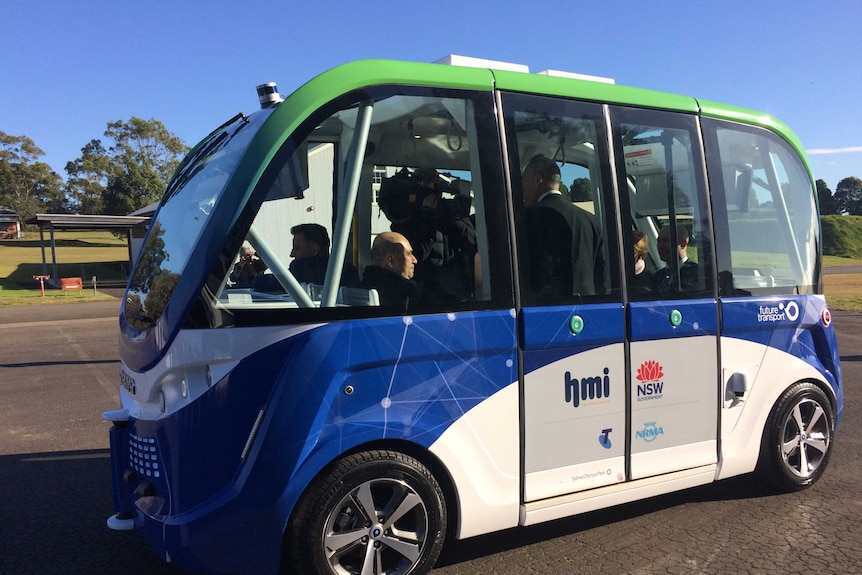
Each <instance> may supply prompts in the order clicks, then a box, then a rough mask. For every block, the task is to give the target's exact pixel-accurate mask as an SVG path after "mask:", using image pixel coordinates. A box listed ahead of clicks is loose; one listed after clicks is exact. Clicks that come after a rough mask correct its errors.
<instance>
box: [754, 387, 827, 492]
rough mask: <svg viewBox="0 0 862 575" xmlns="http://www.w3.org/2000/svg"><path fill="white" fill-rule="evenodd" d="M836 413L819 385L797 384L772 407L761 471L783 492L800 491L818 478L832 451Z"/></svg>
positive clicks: (767, 425) (765, 435)
mask: <svg viewBox="0 0 862 575" xmlns="http://www.w3.org/2000/svg"><path fill="white" fill-rule="evenodd" d="M834 429H835V415H834V413H833V411H832V403H831V402H830V401H829V398H828V397H826V394H825V393H823V390H821V389H820V388H819V387H817V386H816V385H814V384H811V383H797V384H796V385H794V386H793V387H791V388H790V389H788V390H787V391H786V392H784V395H782V396H781V398H780V399H779V400H778V402H777V403H776V404H775V407H774V408H773V410H772V413H771V414H770V416H769V419H768V420H767V422H766V429H764V432H763V445H762V448H761V455H760V462H759V465H758V468H759V469H758V470H759V472H760V474H761V476H762V477H764V478H765V479H766V480H767V481H768V482H769V483H771V484H772V485H773V486H774V487H776V488H778V489H780V490H781V491H798V490H800V489H805V488H806V487H808V486H810V485H812V484H813V483H814V482H815V481H817V480H818V479H819V478H820V476H821V475H823V472H824V471H825V470H826V465H827V464H828V463H829V457H830V455H831V454H832V433H833V430H834Z"/></svg>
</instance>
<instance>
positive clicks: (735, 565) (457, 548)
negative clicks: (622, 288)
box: [0, 302, 862, 575]
mask: <svg viewBox="0 0 862 575" xmlns="http://www.w3.org/2000/svg"><path fill="white" fill-rule="evenodd" d="M117 311H118V310H117V303H116V302H107V303H101V302H100V303H87V304H75V305H54V306H30V307H22V308H0V338H2V342H3V343H2V347H0V573H2V574H16V575H17V574H22V575H27V574H40V575H41V574H64V575H74V574H79V573H80V574H96V575H99V574H120V573H122V574H128V575H135V574H148V575H171V574H172V575H181V574H182V573H184V572H182V571H180V570H178V569H176V568H174V567H172V566H170V565H165V564H164V563H162V562H161V560H160V559H159V558H158V557H157V556H156V555H155V554H154V553H153V552H152V551H151V550H150V548H149V547H148V546H147V545H146V544H145V543H144V542H143V541H142V539H141V538H140V537H138V536H137V535H136V534H135V533H133V532H113V531H110V530H109V529H107V527H105V519H106V518H107V517H108V516H109V515H110V513H111V494H110V467H109V460H108V452H107V447H108V435H107V432H108V424H106V423H104V422H101V421H100V414H101V412H102V411H105V410H108V409H114V408H116V407H117V405H118V393H117V385H118V384H117V379H118V373H119V362H118V359H117V358H118V353H117V343H116V341H117V340H116V337H117V335H116V326H117ZM834 321H835V325H836V327H837V330H838V339H839V344H840V346H841V350H842V369H843V376H844V381H845V384H846V385H845V412H844V419H843V421H842V426H841V428H840V429H839V432H838V435H837V437H836V443H835V451H834V454H833V457H832V461H831V463H830V466H829V469H828V470H827V472H826V474H825V476H824V477H823V478H822V479H821V481H820V482H819V483H818V484H816V485H815V486H814V487H812V488H811V489H808V490H806V491H803V492H800V493H794V494H789V495H773V494H771V493H769V492H768V491H766V490H764V489H763V488H762V487H760V486H759V485H758V484H757V483H756V482H755V481H754V480H753V479H751V478H749V477H743V478H734V479H731V480H728V481H725V482H721V483H717V484H714V485H711V486H707V487H701V488H696V489H691V490H687V491H684V492H681V493H676V494H672V495H667V496H662V497H658V498H654V499H650V500H647V501H642V502H638V503H634V504H628V505H624V506H620V507H616V508H613V509H609V510H603V511H598V512H593V513H589V514H586V515H582V516H578V517H575V518H570V519H565V520H560V521H555V522H553V523H549V524H544V525H539V526H536V527H531V528H526V529H513V530H509V531H505V532H502V533H497V534H493V535H487V536H482V537H477V538H473V539H469V540H466V541H460V542H450V543H449V544H447V546H446V547H445V548H444V551H443V555H442V557H441V559H440V561H439V562H438V567H437V569H435V570H434V571H433V573H434V575H473V574H476V575H478V574H483V575H484V574H488V573H494V574H495V575H510V574H511V575H515V574H517V575H522V574H531V573H541V574H551V573H553V574H579V573H590V574H593V573H607V574H622V573H625V574H632V575H652V574H681V575H687V574H692V575H693V574H734V575H735V574H738V573H745V574H761V573H762V574H773V573H780V574H782V575H793V574H799V575H802V574H805V575H809V574H811V573H826V574H836V575H838V574H841V575H843V574H850V573H859V572H860V571H862V482H860V479H859V478H860V477H862V458H860V454H862V449H860V447H862V424H860V418H859V407H858V406H859V405H860V401H861V400H862V397H860V395H862V391H860V389H859V387H857V386H856V385H855V384H856V382H858V381H859V380H860V378H862V314H841V313H836V314H835V317H834Z"/></svg>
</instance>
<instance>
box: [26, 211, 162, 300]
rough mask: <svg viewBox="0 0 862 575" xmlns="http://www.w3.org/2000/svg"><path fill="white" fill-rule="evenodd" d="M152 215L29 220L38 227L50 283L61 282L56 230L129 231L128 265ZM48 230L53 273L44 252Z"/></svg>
mask: <svg viewBox="0 0 862 575" xmlns="http://www.w3.org/2000/svg"><path fill="white" fill-rule="evenodd" d="M149 221H150V218H149V217H145V216H88V215H77V214H36V215H35V216H33V217H31V218H29V219H28V220H27V222H26V223H28V224H34V225H37V226H39V240H40V244H41V247H42V274H43V275H50V276H51V279H50V280H49V283H51V284H53V285H55V286H56V285H59V282H60V279H59V274H58V273H57V250H56V242H55V239H54V232H55V231H56V230H110V231H113V232H122V233H125V234H126V243H127V245H128V250H129V264H130V265H131V263H132V262H133V261H134V258H135V250H133V240H135V239H136V238H142V237H143V236H144V234H145V232H146V229H147V224H148V223H149ZM45 229H47V230H48V234H49V241H50V247H51V272H50V273H49V272H48V261H47V258H46V255H45Z"/></svg>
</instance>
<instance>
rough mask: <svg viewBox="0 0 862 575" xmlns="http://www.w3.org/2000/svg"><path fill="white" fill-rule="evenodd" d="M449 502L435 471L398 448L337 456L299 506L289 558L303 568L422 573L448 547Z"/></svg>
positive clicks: (331, 572) (366, 574) (351, 573)
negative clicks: (446, 535) (445, 536)
mask: <svg viewBox="0 0 862 575" xmlns="http://www.w3.org/2000/svg"><path fill="white" fill-rule="evenodd" d="M445 533H446V507H445V502H444V498H443V492H442V490H441V489H440V486H439V484H438V483H437V481H436V480H435V479H434V476H433V475H432V474H431V472H430V471H429V470H428V469H427V468H426V467H425V466H424V465H422V464H421V463H420V462H419V461H417V460H416V459H413V458H412V457H409V456H407V455H404V454H402V453H398V452H393V451H368V452H364V453H357V454H354V455H350V456H348V457H345V458H344V459H341V460H339V461H336V462H335V463H333V464H332V465H331V466H330V468H329V469H328V470H327V471H326V472H325V473H323V474H322V475H321V476H320V477H319V478H318V479H316V480H315V481H314V482H313V483H312V485H311V486H310V487H309V489H308V491H307V492H306V494H305V495H303V497H302V499H301V500H300V502H299V504H298V505H297V509H296V513H295V514H294V518H293V519H292V520H291V524H290V526H289V532H288V544H287V547H286V551H287V553H288V554H289V557H288V558H287V564H288V565H289V566H290V567H291V568H292V569H293V571H294V572H295V573H297V574H299V573H302V574H308V573H316V574H320V575H360V574H361V575H384V574H393V575H394V574H396V573H397V574H399V575H407V574H411V575H419V574H421V573H427V572H428V571H430V570H431V567H432V566H433V565H434V561H435V560H436V559H437V556H438V555H439V554H440V550H441V548H442V547H443V539H444V535H445Z"/></svg>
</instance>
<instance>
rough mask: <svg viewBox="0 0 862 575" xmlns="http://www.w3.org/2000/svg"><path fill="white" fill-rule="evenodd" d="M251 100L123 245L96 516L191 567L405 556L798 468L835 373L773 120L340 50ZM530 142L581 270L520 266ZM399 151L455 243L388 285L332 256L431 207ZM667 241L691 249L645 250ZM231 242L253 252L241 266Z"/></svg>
mask: <svg viewBox="0 0 862 575" xmlns="http://www.w3.org/2000/svg"><path fill="white" fill-rule="evenodd" d="M261 101H262V104H263V109H262V110H260V111H258V112H256V113H255V114H251V115H249V116H244V115H239V116H237V118H235V119H233V120H231V121H229V122H227V123H226V124H225V125H223V126H222V127H220V128H219V129H217V130H216V131H214V132H213V133H212V134H211V135H210V136H208V137H207V138H206V139H205V140H204V141H203V142H201V144H199V145H198V146H197V147H195V148H194V149H193V150H192V151H191V153H190V154H189V156H188V157H187V159H186V160H185V162H184V163H183V164H182V165H181V166H180V168H179V169H178V171H177V173H176V175H175V177H174V180H173V181H172V183H171V184H170V185H169V187H168V190H167V191H166V194H165V198H164V199H163V201H162V204H161V206H160V208H159V210H158V212H157V213H156V214H155V216H154V218H153V221H152V222H151V226H150V231H149V235H148V237H147V239H146V241H145V244H144V247H143V248H142V252H141V254H140V255H139V256H138V260H137V264H136V269H135V272H134V274H133V277H132V278H131V280H130V284H129V288H128V291H127V296H126V302H125V305H124V308H123V313H122V315H121V317H120V328H121V330H120V331H121V333H120V350H121V359H122V362H123V372H122V376H121V388H120V397H121V403H122V405H121V407H120V409H118V410H116V411H112V412H107V413H105V414H104V418H105V419H106V420H108V421H111V422H112V423H113V427H112V429H111V432H110V434H111V457H112V469H113V494H114V505H115V514H114V515H113V516H112V517H111V518H110V519H109V520H108V525H109V526H110V527H112V528H114V529H136V530H138V531H139V532H140V533H141V534H142V535H143V536H144V537H145V538H146V539H147V541H148V542H149V543H150V544H151V545H152V546H153V548H154V549H156V551H157V552H158V553H159V555H160V556H162V557H163V558H164V559H165V560H167V561H170V562H173V563H175V564H176V565H178V566H181V567H182V568H184V569H188V570H191V571H199V572H207V573H210V572H213V573H215V572H219V573H277V572H284V571H293V572H321V573H353V572H355V573H359V572H363V573H370V572H373V573H384V572H385V573H422V572H426V571H427V570H429V569H430V568H431V566H432V565H433V561H434V559H435V558H436V555H437V553H439V550H440V547H441V546H442V543H443V541H444V538H445V537H446V536H449V537H455V538H467V537H472V536H475V535H479V534H483V533H488V532H492V531H496V530H501V529H506V528H511V527H515V526H519V525H520V526H523V525H531V524H535V523H539V522H543V521H548V520H552V519H556V518H560V517H565V516H569V515H573V514H576V513H582V512H586V511H590V510H594V509H599V508H603V507H607V506H610V505H615V504H619V503H624V502H627V501H633V500H637V499H641V498H643V497H648V496H652V495H657V494H661V493H667V492H670V491H674V490H677V489H684V488H687V487H692V486H696V485H702V484H705V483H709V482H711V481H715V480H718V479H723V478H726V477H732V476H735V475H740V474H744V473H750V472H753V471H758V472H760V473H762V474H763V476H764V477H766V478H767V479H768V480H770V481H772V482H773V483H774V484H775V485H776V486H777V487H778V488H780V489H784V490H794V489H802V488H804V487H807V486H808V485H810V484H812V483H813V482H814V481H816V480H817V479H818V478H819V477H820V475H821V474H822V473H823V471H824V469H825V467H826V464H827V463H828V460H829V456H830V454H831V445H832V442H833V438H834V433H835V431H836V430H837V428H838V425H839V423H840V420H841V415H842V411H843V395H842V387H841V370H840V363H839V355H838V349H837V345H836V341H835V332H834V329H833V327H832V325H831V316H830V313H829V310H828V307H827V305H826V302H825V299H824V298H823V296H822V281H821V270H820V267H821V260H820V257H821V256H820V230H819V223H818V222H819V220H818V215H817V206H816V196H815V194H814V192H813V190H814V187H813V181H812V178H811V175H810V170H809V169H808V167H807V165H806V162H805V158H804V152H803V151H802V148H801V146H800V145H799V143H798V141H797V140H796V139H795V137H794V136H793V135H792V133H791V132H789V130H787V129H786V128H785V127H784V126H783V125H782V124H780V123H779V122H777V121H775V120H773V119H771V118H769V117H766V116H763V115H760V114H757V113H754V112H750V111H746V110H740V109H737V108H731V107H727V106H722V105H719V104H714V103H709V102H699V101H698V100H694V99H691V98H684V97H681V96H672V95H668V94H660V93H654V92H648V91H645V90H638V89H633V88H625V87H620V86H614V85H608V84H607V83H604V82H593V81H589V80H576V79H568V78H559V77H554V76H553V75H544V76H543V75H536V74H525V73H522V72H517V71H507V70H499V69H494V66H493V65H490V67H486V68H476V69H473V68H466V67H460V66H442V65H439V64H434V65H430V64H428V65H426V64H408V63H397V62H378V61H373V62H358V63H354V64H348V65H346V66H343V67H339V68H336V69H335V70H332V71H330V72H327V73H326V74H323V75H322V76H320V77H318V78H316V79H314V80H312V81H311V82H309V83H308V84H307V85H305V86H303V87H301V88H300V89H299V90H297V91H296V92H295V93H294V94H292V95H291V96H289V97H288V98H287V99H285V100H284V101H283V102H279V101H266V102H264V100H263V99H262V100H261ZM767 149H768V151H767ZM537 153H543V154H544V155H545V156H547V157H550V158H552V159H553V160H554V163H555V164H557V166H558V170H559V172H560V177H561V179H563V183H564V184H565V187H566V190H565V192H564V193H566V194H567V197H568V198H570V199H571V203H573V204H574V205H576V206H578V209H583V210H585V211H587V212H589V214H590V216H589V217H590V218H591V219H594V220H595V221H596V222H598V229H599V230H600V233H601V237H600V242H599V245H600V248H599V251H597V256H596V258H597V260H596V261H597V262H598V260H601V261H602V266H601V267H600V266H598V264H597V269H601V270H602V271H601V272H596V280H595V281H596V283H595V289H592V287H593V286H590V289H589V290H587V291H584V292H573V291H572V290H568V289H567V290H565V291H564V293H562V294H552V295H548V293H546V290H545V289H544V288H545V287H546V286H545V285H543V284H542V282H538V283H537V282H536V281H534V277H535V276H534V275H532V274H538V272H541V271H542V270H541V269H539V268H540V265H541V264H539V263H536V262H537V260H536V259H535V258H533V257H532V255H533V254H534V253H535V252H534V251H533V250H534V249H537V248H538V247H540V243H539V240H538V239H537V238H538V237H539V236H536V235H535V234H537V233H541V231H542V230H541V229H540V228H541V227H539V228H537V227H536V226H532V227H531V224H530V222H531V221H533V220H531V218H535V212H531V211H530V209H529V206H527V207H525V201H524V197H523V196H522V190H521V183H520V181H521V180H520V178H521V173H522V172H524V168H525V166H526V165H527V163H528V161H529V160H530V158H532V157H534V156H535V155H536V154H537ZM405 167H406V168H409V170H408V171H412V174H413V175H414V176H415V175H416V174H418V173H420V170H421V169H424V168H427V167H433V168H434V169H435V177H436V178H437V179H436V180H435V182H436V184H437V185H438V186H442V187H445V190H446V192H445V194H442V195H438V196H435V197H439V200H438V201H439V202H440V203H439V204H437V205H442V206H443V207H444V211H442V212H439V213H434V214H433V217H434V218H436V219H435V220H434V221H435V222H436V223H439V222H440V221H442V222H444V224H441V225H445V226H447V227H446V228H445V229H446V230H451V229H453V227H456V226H455V224H457V225H458V226H460V227H457V229H459V230H461V232H463V231H464V230H465V229H466V230H467V231H468V232H469V234H468V235H470V237H471V238H472V242H468V244H466V245H467V247H465V248H454V247H452V246H454V245H455V244H456V243H457V241H456V240H457V238H455V236H447V235H446V234H447V233H449V232H448V231H440V229H436V228H435V230H434V231H433V233H432V234H431V235H430V236H429V237H430V238H432V240H433V241H431V242H430V243H434V242H438V243H439V244H440V245H446V246H448V250H449V256H447V257H451V258H452V260H451V261H452V262H455V263H453V264H451V267H450V268H447V266H449V265H450V264H449V262H448V261H446V260H445V258H444V261H443V263H442V264H440V265H437V268H433V266H432V265H431V264H430V263H429V265H428V266H426V267H424V268H422V269H423V275H421V277H420V275H418V274H419V272H418V271H417V275H416V276H414V277H415V278H416V279H415V280H411V281H413V282H414V284H420V285H419V287H420V288H423V289H421V291H418V292H416V293H420V294H422V296H421V297H419V296H416V297H415V298H414V299H413V300H408V301H407V302H406V303H405V304H404V305H388V304H385V303H381V301H383V300H382V298H383V295H384V294H383V293H382V291H383V288H382V287H381V288H367V287H358V286H347V285H343V283H344V281H345V280H344V277H346V276H344V275H342V273H343V272H344V270H345V269H346V268H347V267H349V266H354V267H356V268H357V269H358V270H360V271H361V272H363V274H362V275H363V276H365V275H366V273H365V272H366V271H367V269H368V267H369V266H371V265H375V264H374V262H375V261H377V260H375V259H374V258H375V257H376V256H375V255H374V253H372V250H371V245H372V241H374V239H375V238H376V237H377V236H380V235H381V234H383V233H384V232H389V231H390V228H391V230H392V231H396V230H398V229H402V227H401V226H402V224H403V223H404V222H405V221H407V220H409V219H410V218H414V217H417V218H418V217H420V216H422V217H426V216H428V210H427V209H424V211H423V209H420V208H418V207H414V206H415V205H417V202H416V201H415V200H416V198H415V197H412V196H408V197H406V198H404V199H402V198H397V199H398V201H402V200H403V202H405V203H404V204H403V205H402V208H403V206H409V207H407V208H404V209H406V210H408V212H406V216H405V217H404V218H403V219H402V218H401V217H400V215H399V214H398V213H397V212H396V211H395V207H394V206H395V204H394V200H393V199H392V198H387V197H385V196H386V193H391V190H392V189H393V187H392V186H393V185H394V183H395V180H397V178H398V175H397V174H398V172H399V171H402V170H403V169H404V168H405ZM569 178H571V179H569ZM569 183H571V185H569ZM411 185H412V184H411ZM410 190H411V192H410V193H411V194H413V196H415V195H416V194H419V195H420V198H419V199H420V201H419V203H421V200H422V197H427V196H422V194H427V193H429V192H428V191H427V189H426V188H422V187H421V186H419V187H412V188H410ZM557 191H558V192H559V190H557ZM435 193H438V194H439V191H438V192H435ZM559 193H563V192H559ZM578 194H581V195H578ZM387 202H389V203H388V204H387ZM435 209H436V208H435ZM410 210H412V211H410ZM309 221H312V222H315V223H317V224H319V225H321V226H322V227H324V228H326V230H327V232H328V235H329V237H331V244H329V245H327V246H326V248H327V250H330V249H331V253H329V254H328V260H327V261H326V262H325V268H326V272H325V277H324V279H323V280H322V281H320V282H305V281H300V278H299V277H298V271H297V270H298V268H294V267H292V261H293V259H294V258H293V256H292V254H293V253H294V252H293V251H292V250H296V249H297V247H296V244H295V243H293V244H291V241H293V242H296V235H297V234H296V233H294V232H291V228H292V226H293V225H295V224H300V223H306V222H309ZM436 223H435V225H436ZM662 228H665V232H662V231H661V229H662ZM403 229H405V230H406V229H407V228H403ZM441 229H442V228H441ZM671 229H672V231H671V232H670V235H671V236H672V240H673V244H675V245H677V246H679V250H678V251H679V253H680V254H682V253H683V251H684V250H685V248H686V247H687V249H688V252H687V254H688V255H686V256H685V257H680V258H679V259H678V260H677V259H676V258H668V260H670V259H673V260H674V261H665V260H664V259H662V257H661V256H662V255H663V254H661V253H660V252H659V251H658V250H659V247H658V244H659V243H660V242H661V237H662V234H665V235H666V233H667V232H668V230H671ZM633 231H636V232H640V234H641V235H643V236H644V237H645V238H646V240H645V241H646V244H647V245H648V246H649V251H648V253H647V256H646V258H645V262H646V263H644V264H643V265H644V266H645V270H646V271H645V272H644V273H647V274H649V277H651V278H653V279H654V280H655V281H652V282H651V283H649V284H648V285H646V287H643V288H638V287H636V286H637V285H638V283H637V282H638V281H639V280H638V278H637V277H636V275H637V274H636V273H635V272H634V271H632V270H634V269H635V264H636V263H637V258H638V256H637V255H636V254H635V255H633V254H632V247H631V241H630V237H631V235H632V232H633ZM407 235H408V234H407V232H405V237H406V236H407ZM419 244H420V242H416V244H415V245H413V249H414V253H416V254H417V270H419V267H418V266H420V265H422V264H423V262H424V261H425V260H424V259H421V258H420V257H418V256H420V255H424V254H420V253H419V252H420V251H422V250H421V248H420V245H419ZM435 245H436V244H435ZM249 247H251V248H253V249H255V250H256V256H255V257H259V259H260V260H261V261H263V262H265V264H266V266H267V269H266V271H265V272H263V271H259V272H257V275H256V276H255V277H254V278H251V279H249V282H250V283H249V285H241V283H242V280H243V276H242V269H248V268H243V267H242V265H241V264H243V260H242V257H241V255H242V254H243V253H244V252H243V251H242V250H244V249H246V248H249ZM459 250H463V251H459ZM431 251H433V250H431ZM431 251H429V253H431ZM431 257H433V256H429V261H430V258H431ZM459 257H460V258H461V259H457V258H459ZM664 257H667V256H664ZM297 259H298V258H297ZM459 262H460V264H463V263H464V262H467V265H460V264H459ZM687 263H690V264H692V265H693V267H689V268H686V267H685V266H686V264H687ZM458 265H460V267H457V266H458ZM237 266H239V267H237ZM694 268H696V272H691V273H694V274H695V275H694V276H692V279H691V282H690V283H689V284H686V270H687V269H688V270H691V269H694ZM440 269H444V270H450V271H452V274H451V275H449V276H445V275H443V276H441V275H440V274H441V272H440ZM236 270H239V271H240V272H241V273H240V274H239V275H237V274H236V273H235V271H236ZM424 270H430V271H427V272H426V271H424ZM426 274H427V275H426ZM434 274H437V275H436V276H435V275H434ZM457 274H460V276H458V275H457ZM266 276H269V277H266ZM461 276H464V277H468V278H469V281H467V282H466V283H464V282H461V283H458V282H459V281H460V279H454V280H453V279H451V278H453V277H459V278H460V277H461ZM440 277H445V278H447V279H446V281H445V282H442V283H438V282H439V278H440ZM237 278H239V279H237ZM662 278H665V280H666V281H665V280H662ZM258 280H260V281H258ZM263 280H268V282H264V281H263ZM423 282H424V283H423ZM446 282H449V283H446ZM318 283H319V285H318ZM455 284H458V285H457V286H456V285H455ZM264 285H268V286H275V289H272V288H271V287H270V288H267V289H264V288H263V287H262V286H264ZM450 287H452V288H453V289H454V287H457V288H458V289H462V288H464V289H463V290H462V293H461V295H458V296H451V297H450V296H449V294H448V292H447V290H448V288H450ZM378 291H380V293H378ZM464 293H466V294H467V295H466V296H465V295H463V294H464ZM354 298H359V299H358V300H357V299H354ZM372 508H373V509H372Z"/></svg>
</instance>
